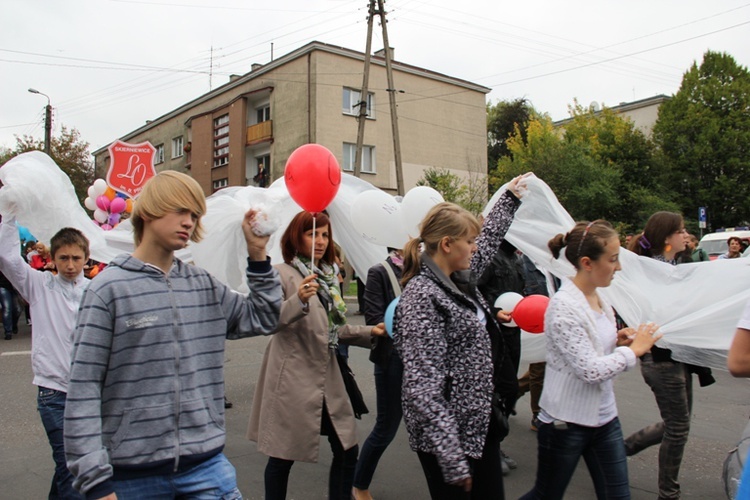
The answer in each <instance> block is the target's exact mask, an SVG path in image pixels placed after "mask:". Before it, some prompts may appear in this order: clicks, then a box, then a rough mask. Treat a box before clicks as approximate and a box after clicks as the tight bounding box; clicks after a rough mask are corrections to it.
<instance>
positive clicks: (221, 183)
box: [213, 177, 229, 192]
mask: <svg viewBox="0 0 750 500" xmlns="http://www.w3.org/2000/svg"><path fill="white" fill-rule="evenodd" d="M228 185H229V179H227V178H226V177H224V178H223V179H218V180H215V181H214V183H213V186H214V192H216V191H218V190H219V189H221V188H225V187H227V186H228Z"/></svg>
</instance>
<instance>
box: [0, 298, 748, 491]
mask: <svg viewBox="0 0 750 500" xmlns="http://www.w3.org/2000/svg"><path fill="white" fill-rule="evenodd" d="M352 309H354V308H352ZM350 321H352V322H357V323H360V324H361V322H362V321H363V320H362V316H351V317H350ZM266 343H267V339H265V338H253V339H244V340H237V341H230V342H228V344H227V351H226V391H227V396H228V397H229V399H230V400H231V401H232V402H233V403H234V407H233V408H231V409H229V410H227V445H226V448H225V453H226V455H227V456H228V457H229V459H230V460H231V462H232V463H233V464H234V465H235V467H236V468H237V476H238V481H239V487H240V490H241V491H242V492H243V494H244V495H245V497H246V498H248V499H262V498H263V470H264V468H265V463H266V460H267V457H265V456H263V455H261V454H260V453H258V452H257V451H256V449H255V444H254V443H251V442H249V441H247V439H246V438H245V431H246V429H247V422H248V417H249V414H250V405H251V403H252V394H253V391H254V390H255V381H256V380H257V376H258V370H259V368H260V364H261V360H262V358H263V351H264V349H265V346H266ZM30 348H31V336H30V331H29V328H28V327H25V326H22V327H21V332H20V333H19V334H18V335H17V336H16V337H14V338H13V340H10V341H3V340H0V394H2V397H3V404H2V405H1V406H0V499H13V500H16V499H43V498H46V497H47V492H48V491H49V482H50V480H51V478H52V473H53V462H52V457H51V452H50V448H49V445H48V443H47V440H46V436H45V434H44V429H43V428H42V424H41V422H40V420H39V416H38V414H37V411H36V390H35V387H34V386H33V385H32V384H31V380H32V374H31V364H30V353H29V350H30ZM351 365H352V366H353V369H354V371H355V373H356V374H357V381H358V383H359V386H360V389H361V390H362V392H363V394H364V396H365V400H366V401H367V403H368V405H369V406H370V409H371V413H370V414H369V415H365V416H364V417H363V419H362V420H361V421H360V422H359V435H360V443H361V442H363V441H364V439H365V438H366V437H367V435H368V433H369V431H370V429H371V428H372V425H373V423H374V418H375V415H374V411H375V389H374V385H373V378H372V364H371V363H370V362H369V361H368V360H367V352H366V351H365V350H363V349H358V348H353V349H352V350H351ZM715 376H716V379H717V383H716V384H714V385H713V386H711V387H708V388H696V390H695V403H694V415H693V423H692V429H691V433H690V441H689V442H688V445H687V449H686V452H685V459H684V461H683V465H682V472H681V483H682V491H683V498H685V499H721V498H725V497H724V494H723V485H722V481H721V472H722V463H723V461H724V458H725V457H726V453H727V452H728V450H730V449H731V448H732V446H733V445H734V444H735V443H736V442H737V440H738V439H739V436H740V434H741V432H742V430H743V429H744V427H745V424H746V423H747V419H748V415H749V414H750V408H749V406H750V405H749V403H750V391H749V389H750V387H749V386H748V383H750V382H748V380H738V379H733V378H732V377H731V376H730V375H729V374H728V373H725V372H719V373H715ZM615 390H616V393H617V402H618V407H619V411H620V420H621V422H622V426H623V431H624V432H625V433H626V434H628V433H630V432H632V431H635V430H637V429H639V428H641V427H642V426H644V425H646V424H649V423H652V422H655V421H656V420H657V419H658V410H657V408H656V404H655V402H654V399H653V396H652V395H651V392H650V390H649V388H648V386H646V385H645V383H644V382H643V380H642V378H641V375H640V372H639V371H638V370H634V371H632V372H629V373H625V374H623V375H621V376H620V377H619V378H618V379H617V381H616V384H615ZM517 409H518V415H517V416H515V417H512V418H511V434H510V436H509V437H508V438H507V439H506V440H505V442H504V443H503V449H504V450H505V451H506V453H508V454H509V455H510V456H512V457H513V458H514V459H515V460H516V461H517V462H518V469H516V470H514V471H512V472H511V473H510V474H509V475H507V476H506V477H505V493H506V497H507V498H518V497H519V496H520V495H522V494H523V493H525V492H526V491H527V490H528V489H529V488H530V487H531V485H532V484H533V481H534V475H535V472H536V433H535V432H533V431H531V430H529V422H530V418H531V413H530V410H529V407H528V397H525V398H524V399H522V400H521V401H520V402H519V404H518V408H517ZM323 439H324V442H323V443H322V445H321V450H322V451H321V457H320V461H319V462H318V463H317V464H305V463H297V464H295V465H294V467H293V469H292V473H291V477H290V481H289V495H288V496H289V499H290V500H291V499H297V500H300V499H324V498H326V496H327V487H326V484H327V478H328V467H329V465H330V461H331V452H330V448H329V447H328V444H327V442H325V438H323ZM657 453H658V450H657V449H649V450H646V451H644V452H642V453H641V454H639V455H637V456H635V457H632V458H631V459H630V460H629V463H628V466H629V470H630V484H631V492H632V497H633V498H634V499H652V498H655V497H656V471H657ZM371 491H372V494H373V496H374V497H375V498H376V499H377V500H384V499H409V500H420V499H426V498H429V495H428V493H427V486H426V484H425V481H424V477H423V475H422V470H421V468H420V466H419V461H418V460H417V457H416V454H414V453H413V452H412V451H411V450H410V449H409V445H408V441H407V435H406V430H405V429H404V428H403V426H402V428H401V430H400V431H399V433H398V435H397V436H396V439H395V441H394V442H393V444H392V445H391V447H390V448H389V449H388V450H387V451H386V453H385V455H384V456H383V459H382V460H381V463H380V466H379V468H378V470H377V472H376V474H375V478H374V480H373V484H372V487H371ZM566 498H571V499H588V498H594V495H593V488H592V486H591V481H590V479H589V477H588V472H587V471H586V468H585V465H583V464H582V463H581V464H579V468H578V470H577V472H576V475H575V477H574V478H573V481H572V482H571V484H570V486H569V487H568V490H567V495H566Z"/></svg>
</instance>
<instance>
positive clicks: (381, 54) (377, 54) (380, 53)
mask: <svg viewBox="0 0 750 500" xmlns="http://www.w3.org/2000/svg"><path fill="white" fill-rule="evenodd" d="M395 53H396V49H394V48H393V47H389V48H388V54H389V55H390V56H391V61H395V60H396V58H395V57H394V55H395ZM375 57H382V58H383V59H385V47H383V48H382V49H380V50H378V51H376V52H375Z"/></svg>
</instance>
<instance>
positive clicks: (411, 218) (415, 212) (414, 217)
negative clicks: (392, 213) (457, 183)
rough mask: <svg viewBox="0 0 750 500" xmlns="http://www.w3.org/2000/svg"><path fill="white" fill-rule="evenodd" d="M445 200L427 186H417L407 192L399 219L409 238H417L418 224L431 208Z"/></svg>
mask: <svg viewBox="0 0 750 500" xmlns="http://www.w3.org/2000/svg"><path fill="white" fill-rule="evenodd" d="M444 201H445V200H444V199H443V195H441V194H440V193H438V192H437V191H436V190H434V189H433V188H431V187H429V186H417V187H415V188H412V189H410V190H409V192H408V193H406V196H404V201H402V202H401V217H402V219H403V221H404V227H405V229H406V233H407V234H408V235H409V237H410V238H416V237H417V236H419V224H421V223H422V219H424V216H425V215H427V212H429V211H430V209H431V208H432V207H434V206H435V205H437V204H438V203H442V202H444Z"/></svg>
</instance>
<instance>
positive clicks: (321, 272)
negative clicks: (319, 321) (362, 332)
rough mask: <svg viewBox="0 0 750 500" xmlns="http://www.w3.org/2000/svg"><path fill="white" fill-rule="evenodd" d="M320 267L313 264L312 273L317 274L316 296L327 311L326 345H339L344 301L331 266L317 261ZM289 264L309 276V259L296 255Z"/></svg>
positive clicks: (343, 315)
mask: <svg viewBox="0 0 750 500" xmlns="http://www.w3.org/2000/svg"><path fill="white" fill-rule="evenodd" d="M319 263H320V267H318V266H315V267H314V269H313V270H312V272H313V273H315V274H317V275H318V278H317V279H316V280H315V281H317V282H318V284H319V285H320V288H318V298H319V299H320V302H321V303H322V304H323V306H324V307H325V308H326V310H327V311H328V347H333V348H335V347H336V346H337V345H339V327H340V326H341V325H345V324H346V303H345V302H344V298H343V297H342V296H341V290H340V289H339V281H338V277H337V276H336V275H335V274H334V268H333V266H331V265H329V264H327V263H325V262H323V261H319ZM291 265H292V266H293V267H294V268H295V269H297V270H298V271H299V272H300V273H301V274H302V276H309V275H310V274H312V273H311V272H310V266H311V263H310V259H308V258H307V257H303V256H300V255H298V256H296V257H295V258H294V259H292V262H291Z"/></svg>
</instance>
